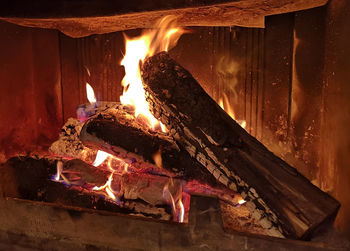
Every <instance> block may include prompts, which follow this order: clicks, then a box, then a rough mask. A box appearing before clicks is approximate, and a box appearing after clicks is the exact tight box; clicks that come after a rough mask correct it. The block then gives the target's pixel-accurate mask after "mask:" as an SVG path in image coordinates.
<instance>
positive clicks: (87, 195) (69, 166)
mask: <svg viewBox="0 0 350 251" xmlns="http://www.w3.org/2000/svg"><path fill="white" fill-rule="evenodd" d="M57 163H58V160H57V159H47V158H41V159H35V158H31V157H14V158H11V159H9V160H8V161H7V162H6V163H5V164H4V165H3V166H2V167H0V196H1V197H13V198H20V199H27V200H35V201H44V202H51V203H56V204H62V205H66V206H73V207H81V208H88V209H98V210H106V211H110V212H116V213H123V214H133V215H141V216H146V217H152V218H156V219H163V220H168V219H170V218H171V214H170V213H168V211H169V210H168V208H169V209H170V207H169V206H167V201H166V199H163V196H162V194H160V193H159V192H158V193H156V194H155V195H149V194H147V192H144V191H142V189H144V190H145V189H146V187H145V186H142V185H140V182H137V180H135V179H134V180H132V179H129V178H128V176H127V177H123V176H118V175H116V176H115V177H114V178H115V179H114V183H115V184H114V185H117V184H118V183H119V184H118V185H120V186H121V188H122V190H123V193H122V194H121V196H122V199H121V201H119V203H115V202H113V201H111V200H107V199H105V198H104V196H101V194H102V193H101V194H100V193H98V192H94V191H93V190H94V189H93V187H94V185H95V186H101V185H103V184H104V183H106V181H107V179H108V175H109V174H110V172H107V171H105V170H100V169H98V168H95V167H93V166H91V165H88V164H86V163H84V162H83V161H81V160H77V159H75V160H69V161H65V162H64V164H63V165H64V166H63V167H62V170H61V171H62V173H61V174H63V175H62V176H63V177H64V178H63V180H62V182H56V181H58V180H59V176H60V175H61V174H59V176H58V179H56V181H54V180H55V178H54V179H53V178H52V177H56V176H57V173H56V172H57V168H56V166H57ZM69 175H71V176H75V177H77V178H74V180H73V179H72V177H69ZM67 177H69V178H67ZM118 177H119V180H118ZM144 179H145V178H144ZM146 180H149V178H148V179H146ZM87 182H89V183H87ZM164 182H166V181H165V180H164V178H163V179H162V180H161V182H159V183H161V184H163V183H164ZM143 184H144V183H143ZM152 187H153V186H152V185H150V183H148V187H147V189H148V191H150V190H151V191H155V190H157V189H158V187H156V188H152ZM136 188H138V189H136ZM147 189H146V190H147ZM131 190H132V191H133V192H134V193H133V194H132V196H130V191H131ZM158 190H159V189H158ZM126 191H129V194H126ZM181 191H182V190H181V183H179V182H176V183H174V185H173V186H172V187H171V189H169V193H170V194H171V195H173V194H174V196H173V197H174V198H175V199H178V198H177V197H176V196H179V194H181ZM124 195H125V196H124ZM154 196H159V197H160V199H159V200H160V201H159V200H158V201H155V199H154ZM142 200H143V201H142ZM148 202H154V203H153V204H151V203H148ZM118 204H119V205H118ZM156 205H157V206H156Z"/></svg>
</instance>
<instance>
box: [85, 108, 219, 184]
mask: <svg viewBox="0 0 350 251" xmlns="http://www.w3.org/2000/svg"><path fill="white" fill-rule="evenodd" d="M79 138H80V140H81V141H82V142H83V144H84V145H85V146H88V147H89V148H92V149H100V150H104V151H106V152H109V153H111V154H113V155H114V156H117V157H120V158H123V159H131V160H132V159H135V160H137V161H138V162H140V163H142V162H144V161H146V162H149V163H152V164H155V162H154V159H155V158H156V156H155V155H159V154H160V155H161V164H162V166H161V167H163V168H165V169H166V170H169V171H171V172H173V173H175V174H176V176H178V177H182V178H184V179H185V180H190V179H196V180H198V181H200V182H203V183H206V184H209V185H212V186H218V183H217V181H216V180H215V178H213V177H212V175H211V174H210V173H209V172H208V171H207V170H206V169H205V168H204V167H203V166H202V165H200V164H199V163H198V162H197V161H196V160H195V159H194V158H192V157H191V156H190V155H189V154H188V153H187V151H186V150H185V149H183V147H182V146H178V144H177V143H176V142H175V141H174V140H173V139H172V138H171V137H169V136H168V135H167V134H165V133H162V132H157V131H153V130H151V129H148V127H147V126H145V124H143V123H142V122H139V121H137V120H136V119H135V117H134V115H132V114H130V113H129V112H127V107H126V106H122V105H119V106H118V107H117V109H114V108H113V109H109V110H108V111H106V112H101V113H99V114H98V115H97V116H94V117H93V118H91V119H89V120H87V121H86V122H85V123H84V126H83V128H82V130H81V132H80V136H79ZM135 164H136V163H135ZM158 165H159V163H158Z"/></svg>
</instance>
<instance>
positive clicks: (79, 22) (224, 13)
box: [0, 0, 328, 37]
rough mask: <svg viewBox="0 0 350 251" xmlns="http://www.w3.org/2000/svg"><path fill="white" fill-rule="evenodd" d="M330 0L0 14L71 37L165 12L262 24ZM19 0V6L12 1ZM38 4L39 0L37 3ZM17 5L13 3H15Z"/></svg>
mask: <svg viewBox="0 0 350 251" xmlns="http://www.w3.org/2000/svg"><path fill="white" fill-rule="evenodd" d="M327 1H328V0H293V1H291V0H265V1H261V0H236V1H228V0H215V1H204V0H201V1H194V2H193V1H181V2H180V3H179V1H175V0H172V1H166V2H164V3H163V1H149V3H147V4H146V3H143V2H144V1H141V0H133V1H127V2H124V3H120V1H115V2H116V3H115V4H111V3H109V4H108V3H107V1H101V3H99V1H97V0H96V1H89V3H83V2H82V1H71V3H70V2H69V1H67V2H64V4H63V3H62V1H58V0H56V1H53V2H52V3H51V2H50V3H48V2H47V1H43V0H42V1H38V3H37V2H35V4H34V3H32V2H31V3H30V6H27V5H28V4H23V3H21V4H22V5H18V3H17V2H19V0H17V1H13V2H11V3H10V4H7V5H5V8H3V9H2V10H1V11H0V19H2V20H5V21H8V22H11V23H15V24H18V25H23V26H29V27H40V28H50V29H58V30H60V31H62V32H63V33H65V34H67V35H69V36H72V37H83V36H88V35H91V34H102V33H109V32H114V31H120V30H128V29H135V28H152V27H153V26H154V24H155V23H156V21H157V20H158V19H160V18H162V17H164V16H166V15H174V16H176V17H178V25H179V26H245V27H260V28H262V27H264V17H265V16H268V15H275V14H281V13H287V12H294V11H299V10H304V9H310V8H314V7H319V6H322V5H325V4H326V3H327ZM20 2H22V1H20ZM16 3H17V6H21V7H17V6H15V5H14V4H16ZM40 3H41V4H40ZM14 6H15V7H14Z"/></svg>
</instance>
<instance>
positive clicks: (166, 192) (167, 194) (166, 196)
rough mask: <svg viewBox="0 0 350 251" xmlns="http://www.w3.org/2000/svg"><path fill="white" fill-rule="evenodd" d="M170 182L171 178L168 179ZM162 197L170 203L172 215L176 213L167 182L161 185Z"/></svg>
mask: <svg viewBox="0 0 350 251" xmlns="http://www.w3.org/2000/svg"><path fill="white" fill-rule="evenodd" d="M170 182H172V180H170ZM163 198H164V199H165V200H166V201H167V203H170V205H171V209H172V210H173V215H176V207H175V201H174V198H173V195H172V194H171V192H170V190H169V184H168V183H167V184H165V186H164V187H163Z"/></svg>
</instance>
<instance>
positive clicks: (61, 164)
mask: <svg viewBox="0 0 350 251" xmlns="http://www.w3.org/2000/svg"><path fill="white" fill-rule="evenodd" d="M56 168H57V173H56V176H55V180H56V181H59V180H60V177H61V174H62V171H63V163H62V161H60V160H59V161H57V164H56Z"/></svg>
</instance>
